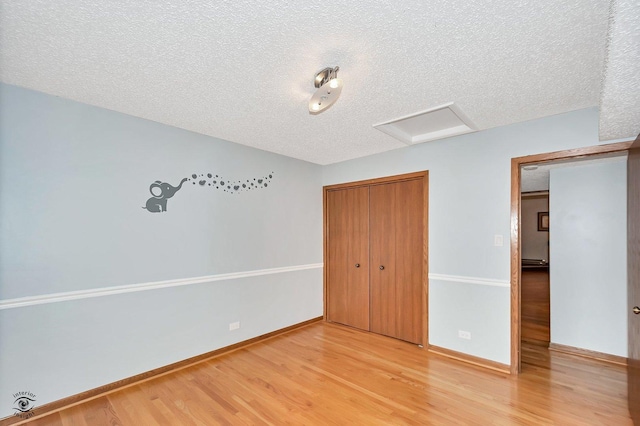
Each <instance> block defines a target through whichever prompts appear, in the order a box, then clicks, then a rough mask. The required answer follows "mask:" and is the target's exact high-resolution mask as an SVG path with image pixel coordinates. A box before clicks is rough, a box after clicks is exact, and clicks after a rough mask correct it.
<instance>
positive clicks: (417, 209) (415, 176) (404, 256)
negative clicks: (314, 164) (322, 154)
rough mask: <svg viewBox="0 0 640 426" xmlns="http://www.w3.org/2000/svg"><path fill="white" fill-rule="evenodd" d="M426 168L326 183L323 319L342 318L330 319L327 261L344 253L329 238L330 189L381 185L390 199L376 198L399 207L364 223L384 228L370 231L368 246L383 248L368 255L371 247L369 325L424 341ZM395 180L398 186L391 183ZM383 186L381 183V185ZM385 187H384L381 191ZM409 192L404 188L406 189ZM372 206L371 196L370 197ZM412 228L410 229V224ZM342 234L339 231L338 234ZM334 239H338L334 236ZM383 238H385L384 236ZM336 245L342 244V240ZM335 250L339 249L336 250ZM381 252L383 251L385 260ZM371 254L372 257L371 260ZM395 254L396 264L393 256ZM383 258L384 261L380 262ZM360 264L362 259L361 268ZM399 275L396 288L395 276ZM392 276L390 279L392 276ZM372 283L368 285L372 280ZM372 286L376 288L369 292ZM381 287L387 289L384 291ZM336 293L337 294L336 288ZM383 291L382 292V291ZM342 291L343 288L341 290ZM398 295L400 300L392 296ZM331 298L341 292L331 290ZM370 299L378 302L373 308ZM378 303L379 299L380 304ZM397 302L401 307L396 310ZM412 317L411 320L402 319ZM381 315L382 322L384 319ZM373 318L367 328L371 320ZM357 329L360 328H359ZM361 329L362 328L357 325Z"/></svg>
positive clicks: (383, 331)
mask: <svg viewBox="0 0 640 426" xmlns="http://www.w3.org/2000/svg"><path fill="white" fill-rule="evenodd" d="M428 176H429V175H428V172H427V171H424V172H416V173H408V174H404V175H396V176H389V177H384V178H377V179H369V180H365V181H357V182H349V183H343V184H338V185H330V186H325V187H324V192H323V194H324V255H325V256H324V258H325V271H324V300H325V311H324V316H325V319H327V320H330V321H334V322H338V323H344V322H342V321H337V320H334V319H333V317H331V315H329V311H330V310H331V309H334V307H333V304H332V301H331V299H332V297H331V295H332V293H333V291H334V290H333V289H331V285H330V283H331V279H330V275H331V274H332V273H333V272H332V267H331V264H332V262H334V263H336V262H339V261H340V260H339V259H336V257H340V256H342V257H344V256H345V254H344V253H340V250H339V249H338V250H336V248H334V247H333V244H334V243H332V242H331V241H330V240H331V239H332V238H333V236H332V231H331V225H330V220H332V219H331V217H332V214H333V213H332V212H331V210H332V209H335V208H336V207H337V206H334V205H333V201H332V197H333V195H332V194H334V193H339V192H341V191H345V190H354V189H358V190H360V189H362V190H364V189H367V190H369V191H371V190H372V189H373V190H374V191H375V190H376V189H375V188H378V187H385V185H392V186H390V187H388V188H387V187H385V188H387V189H389V194H388V195H387V196H388V197H390V198H387V199H385V200H384V201H382V202H380V203H377V204H378V205H381V206H383V207H384V209H386V210H390V211H395V210H398V212H396V213H393V214H392V215H386V216H375V213H374V216H375V217H374V218H373V219H371V215H369V225H370V226H372V224H376V223H377V222H380V223H379V224H378V225H376V226H377V229H385V233H376V234H375V235H374V234H372V233H371V232H369V242H370V246H371V245H372V244H374V243H375V241H378V240H379V241H378V244H377V245H376V247H384V248H385V251H384V252H383V251H378V252H377V253H376V254H373V251H371V253H370V256H369V262H368V264H369V268H368V271H369V283H370V304H369V312H370V324H369V329H370V330H372V329H373V330H376V331H377V332H380V333H383V334H388V335H391V336H394V337H397V338H401V339H406V340H409V341H412V342H413V343H417V344H419V345H422V346H426V345H427V342H428V327H427V321H428V311H427V307H428V200H429V191H428V185H429V181H428ZM408 182H412V183H410V184H408V186H407V188H410V189H408V190H404V191H405V192H402V191H403V190H398V189H396V188H403V186H402V185H403V184H405V183H408ZM393 185H399V186H393ZM383 189H384V188H383ZM381 191H382V192H384V191H383V190H381ZM407 191H408V192H407ZM369 206H371V200H370V202H369ZM392 206H398V207H397V209H396V208H394V209H391V208H390V207H392ZM407 208H408V210H409V211H410V212H413V213H412V214H411V215H410V217H406V216H407V213H406V212H405V210H407ZM409 228H411V229H409ZM342 234H343V235H344V234H345V233H344V232H343V233H342ZM338 238H342V236H339V237H338ZM383 240H384V241H383ZM396 241H399V243H400V244H402V246H401V247H400V251H399V252H398V253H399V254H398V255H397V254H396ZM341 244H344V242H343V243H341ZM336 253H338V254H336ZM382 256H386V257H385V258H384V259H383V258H382ZM373 257H376V260H375V262H374V261H373V260H372V259H373ZM397 259H399V263H398V261H397ZM385 262H386V264H385ZM362 265H363V263H361V268H362ZM381 265H383V266H384V267H385V269H384V270H383V271H384V272H385V274H381V271H380V269H379V267H380V266H381ZM398 274H400V275H401V277H400V278H401V279H400V282H399V286H400V287H399V288H397V287H398V284H397V283H398V280H397V279H396V278H397V275H398ZM392 278H393V279H392ZM376 279H386V280H387V281H385V282H384V285H382V286H379V285H376V284H377V282H376ZM372 281H374V282H373V285H371V282H372ZM410 282H411V283H412V284H409V283H410ZM373 289H375V291H376V292H375V293H374V292H373ZM385 292H386V293H385ZM336 293H340V292H339V291H338V292H336ZM383 293H384V294H383ZM340 294H344V292H342V293H340ZM397 295H399V296H400V299H396V296H397ZM336 297H340V296H339V295H338V294H336ZM373 302H376V303H378V305H375V308H374V307H373V306H374V304H373ZM380 303H384V305H381V304H380ZM396 306H400V308H399V309H396ZM407 318H411V325H409V322H408V321H407ZM383 320H384V321H383ZM373 321H378V322H377V323H376V324H374V325H373V328H372V327H371V322H373ZM358 328H362V327H358ZM362 329H364V328H362Z"/></svg>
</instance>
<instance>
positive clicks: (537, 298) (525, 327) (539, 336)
mask: <svg viewBox="0 0 640 426" xmlns="http://www.w3.org/2000/svg"><path fill="white" fill-rule="evenodd" d="M520 283H521V284H520V288H521V290H520V291H521V294H520V297H521V301H520V309H521V310H522V322H521V328H522V331H521V333H522V340H523V341H526V342H529V343H536V344H540V345H545V346H548V345H549V340H550V336H551V332H550V308H549V303H550V300H549V269H523V270H522V275H521V281H520Z"/></svg>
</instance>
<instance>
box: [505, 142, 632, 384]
mask: <svg viewBox="0 0 640 426" xmlns="http://www.w3.org/2000/svg"><path fill="white" fill-rule="evenodd" d="M630 146H631V142H622V143H615V144H609V145H600V146H594V147H587V148H580V149H573V150H567V151H558V152H552V153H546V154H537V155H530V156H525V157H517V158H513V159H512V160H511V364H510V371H511V373H512V374H518V373H519V372H520V369H521V350H522V340H523V321H524V320H525V318H524V315H523V314H529V313H530V312H528V311H527V310H525V311H524V312H523V309H522V296H523V294H522V278H523V267H522V266H523V258H524V259H525V260H526V259H527V257H525V256H523V254H524V253H523V246H522V231H523V229H522V227H523V218H522V206H523V201H522V200H523V198H522V176H523V168H524V167H528V166H537V167H538V168H539V167H541V166H548V165H551V164H558V163H562V162H570V161H576V160H580V159H593V158H595V157H597V156H603V155H605V156H606V155H617V154H623V153H625V152H626V151H627V150H628V149H629V147H630ZM551 208H553V207H551ZM548 212H549V210H547V213H548ZM536 213H538V212H536ZM539 213H544V212H539ZM545 220H546V221H547V222H546V225H547V226H548V228H549V232H553V223H551V222H550V221H548V220H549V219H548V216H547V218H546V219H544V215H542V216H541V218H540V222H541V223H540V224H541V226H542V228H544V227H545V226H544V225H545ZM540 257H541V259H532V260H534V261H535V260H537V261H542V260H545V261H546V263H547V264H546V265H543V264H541V265H540V266H541V267H543V266H546V267H547V268H551V269H552V268H553V262H554V260H553V258H552V256H549V257H547V258H546V259H544V258H543V257H542V256H540ZM526 300H527V294H526V293H525V301H526ZM550 321H551V320H550V319H549V325H550ZM549 329H550V327H549ZM527 331H528V330H525V334H526V332H527ZM541 340H542V341H544V339H541Z"/></svg>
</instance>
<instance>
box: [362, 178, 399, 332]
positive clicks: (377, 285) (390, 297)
mask: <svg viewBox="0 0 640 426" xmlns="http://www.w3.org/2000/svg"><path fill="white" fill-rule="evenodd" d="M395 192H396V184H384V185H374V186H371V189H370V203H369V226H370V237H369V241H370V250H371V270H370V286H371V320H370V324H371V331H373V332H374V333H379V334H384V335H385V336H392V337H395V336H396V328H397V325H396V318H397V312H396V306H397V301H396V283H395V275H396V271H395V240H396V235H395V233H396V226H395V220H396V218H395V216H396V215H395V212H396V210H398V208H399V206H398V205H396V200H397V197H396V196H395Z"/></svg>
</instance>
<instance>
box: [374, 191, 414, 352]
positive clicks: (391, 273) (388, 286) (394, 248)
mask: <svg viewBox="0 0 640 426" xmlns="http://www.w3.org/2000/svg"><path fill="white" fill-rule="evenodd" d="M423 189H424V188H423V180H422V179H420V180H409V181H402V182H397V183H386V184H381V185H372V186H371V187H370V193H369V197H370V202H369V232H370V250H371V269H370V287H371V288H370V291H371V302H370V303H371V307H370V330H371V331H373V332H375V333H379V334H384V335H386V336H390V337H395V338H397V339H402V340H406V341H408V342H412V343H416V344H422V327H423V325H422V309H421V306H422V269H423V259H424V257H423V250H424V249H423V246H424V241H423V219H424V203H423Z"/></svg>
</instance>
